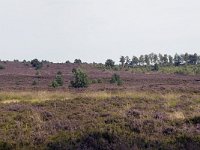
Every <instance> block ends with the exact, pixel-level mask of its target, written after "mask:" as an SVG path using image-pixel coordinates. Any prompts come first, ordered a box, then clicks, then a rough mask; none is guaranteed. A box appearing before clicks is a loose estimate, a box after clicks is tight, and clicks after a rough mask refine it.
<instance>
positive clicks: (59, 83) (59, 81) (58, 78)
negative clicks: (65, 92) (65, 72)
mask: <svg viewBox="0 0 200 150" xmlns="http://www.w3.org/2000/svg"><path fill="white" fill-rule="evenodd" d="M63 84H64V81H63V77H62V75H56V77H55V79H54V80H53V81H52V83H51V86H52V87H54V88H56V87H59V86H63Z"/></svg>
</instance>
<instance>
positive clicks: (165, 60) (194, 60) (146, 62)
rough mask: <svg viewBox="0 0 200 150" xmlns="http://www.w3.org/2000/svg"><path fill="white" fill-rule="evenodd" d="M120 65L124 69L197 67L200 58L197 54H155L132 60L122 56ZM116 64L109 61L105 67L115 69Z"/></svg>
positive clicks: (135, 57) (134, 57)
mask: <svg viewBox="0 0 200 150" xmlns="http://www.w3.org/2000/svg"><path fill="white" fill-rule="evenodd" d="M119 62H120V65H121V67H122V68H124V67H135V66H151V65H155V64H158V65H160V66H167V65H175V66H180V65H187V64H188V65H196V64H200V56H199V55H197V53H194V54H188V53H185V54H181V55H179V54H175V55H174V56H171V55H167V54H164V55H162V54H155V53H150V54H146V55H140V56H139V57H137V56H133V57H132V58H130V57H129V56H121V57H120V60H119ZM114 65H115V62H114V61H113V60H112V59H107V60H106V62H105V66H107V67H114Z"/></svg>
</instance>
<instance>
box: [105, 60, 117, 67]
mask: <svg viewBox="0 0 200 150" xmlns="http://www.w3.org/2000/svg"><path fill="white" fill-rule="evenodd" d="M105 66H106V67H107V68H113V67H114V66H115V62H114V61H113V60H112V59H107V60H106V62H105Z"/></svg>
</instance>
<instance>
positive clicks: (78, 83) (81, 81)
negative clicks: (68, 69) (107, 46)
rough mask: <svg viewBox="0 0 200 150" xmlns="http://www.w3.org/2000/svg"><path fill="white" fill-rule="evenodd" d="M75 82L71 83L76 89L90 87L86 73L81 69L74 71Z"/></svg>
mask: <svg viewBox="0 0 200 150" xmlns="http://www.w3.org/2000/svg"><path fill="white" fill-rule="evenodd" d="M72 73H73V74H74V80H72V81H71V86H72V87H74V88H85V87H88V86H89V79H88V76H87V74H86V73H85V72H83V71H82V70H81V69H73V70H72Z"/></svg>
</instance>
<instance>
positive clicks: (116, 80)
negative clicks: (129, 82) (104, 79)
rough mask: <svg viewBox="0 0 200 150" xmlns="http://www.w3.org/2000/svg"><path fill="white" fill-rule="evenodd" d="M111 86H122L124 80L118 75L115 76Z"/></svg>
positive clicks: (112, 78)
mask: <svg viewBox="0 0 200 150" xmlns="http://www.w3.org/2000/svg"><path fill="white" fill-rule="evenodd" d="M110 83H111V84H114V83H117V85H122V83H123V82H122V80H121V78H120V76H119V75H118V74H113V75H112V77H111V80H110Z"/></svg>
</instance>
